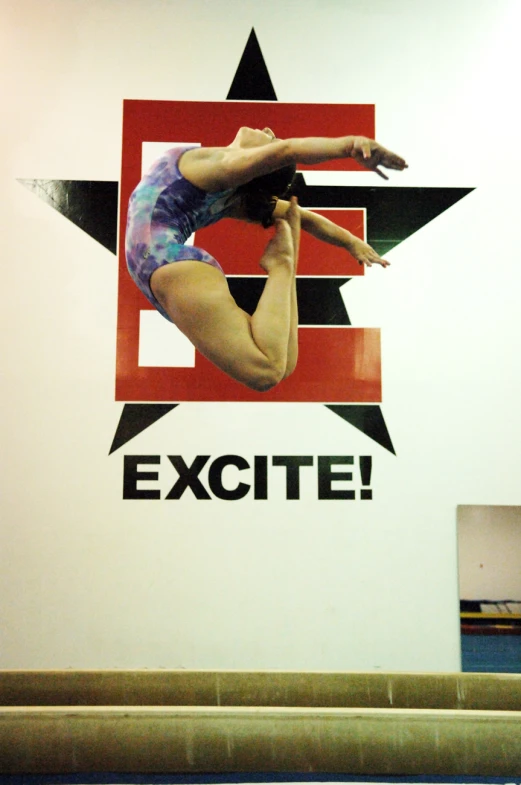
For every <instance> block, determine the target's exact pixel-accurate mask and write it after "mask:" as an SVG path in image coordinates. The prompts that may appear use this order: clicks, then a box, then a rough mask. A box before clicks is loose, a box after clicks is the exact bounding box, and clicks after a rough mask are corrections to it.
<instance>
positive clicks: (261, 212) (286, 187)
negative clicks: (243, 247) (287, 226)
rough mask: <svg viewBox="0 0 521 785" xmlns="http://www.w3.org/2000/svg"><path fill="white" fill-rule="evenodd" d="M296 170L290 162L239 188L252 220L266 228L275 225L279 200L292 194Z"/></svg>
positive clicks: (238, 190) (247, 212) (248, 215)
mask: <svg viewBox="0 0 521 785" xmlns="http://www.w3.org/2000/svg"><path fill="white" fill-rule="evenodd" d="M296 171H297V168H296V166H295V165H294V164H289V165H288V166H283V167H282V168H281V169H276V170H275V171H274V172H270V173H269V174H263V175H261V176H260V177H256V178H255V179H254V180H250V182H249V183H245V184H244V185H241V186H240V188H238V189H237V193H240V194H241V196H242V200H243V204H244V208H245V211H246V216H247V218H248V219H249V220H250V221H255V222H256V223H260V224H262V226H263V227H264V228H265V229H267V228H268V227H270V226H273V211H274V210H275V206H276V204H277V200H278V199H283V198H284V197H289V196H290V194H291V187H292V185H293V181H294V179H295V173H296Z"/></svg>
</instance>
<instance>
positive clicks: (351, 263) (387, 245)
mask: <svg viewBox="0 0 521 785" xmlns="http://www.w3.org/2000/svg"><path fill="white" fill-rule="evenodd" d="M209 114H210V116H211V117H212V118H213V119H212V123H211V125H209V124H206V118H207V117H208V116H209ZM241 125H249V126H252V127H254V128H255V127H263V126H266V125H269V126H270V127H273V128H276V129H277V132H278V134H280V136H281V137H290V136H301V137H302V136H312V135H313V136H316V135H324V136H340V135H342V134H344V133H345V131H346V129H349V132H350V133H354V134H360V135H365V136H368V137H370V138H375V136H376V137H377V135H378V133H377V129H376V128H375V106H374V105H370V104H367V105H350V104H349V105H341V104H334V105H333V104H290V103H279V102H278V100H277V96H276V92H275V89H274V87H273V85H272V82H271V79H270V76H269V72H268V69H267V66H266V64H265V61H264V58H263V55H262V52H261V48H260V46H259V42H258V40H257V37H256V35H255V31H254V30H252V31H251V34H250V37H249V39H248V42H247V44H246V48H245V50H244V53H243V55H242V58H241V61H240V63H239V66H238V68H237V72H236V74H235V77H234V78H233V81H232V84H231V87H230V89H229V92H228V95H227V96H226V100H224V101H223V102H201V101H193V102H192V101H146V100H145V101H143V100H129V101H125V102H124V108H123V160H122V177H121V184H120V185H118V183H115V182H93V181H66V180H34V179H33V180H27V179H26V180H21V181H20V182H22V183H23V185H25V186H26V187H27V188H29V189H30V190H31V191H33V192H34V193H35V194H36V195H38V196H39V197H40V198H42V199H44V200H45V201H47V202H48V203H49V204H50V205H51V206H52V207H53V208H55V209H56V210H58V211H59V212H60V213H61V214H62V215H64V216H65V217H66V218H68V219H69V220H71V221H72V222H73V223H75V224H76V225H77V226H78V227H79V228H81V229H82V230H83V231H85V232H87V233H88V234H89V235H90V236H91V237H92V238H93V239H94V240H96V241H97V242H99V243H101V244H102V245H103V246H104V247H106V248H107V249H108V250H110V251H111V252H112V253H114V254H115V255H116V254H117V246H118V242H117V240H118V238H117V225H118V223H117V222H118V197H119V202H120V216H119V217H120V236H119V248H120V251H119V291H118V336H117V369H116V400H117V401H120V402H122V403H123V410H122V412H121V417H120V420H119V423H118V424H117V427H116V430H115V434H114V436H113V439H112V444H111V447H110V454H112V453H114V452H116V451H118V450H120V449H121V448H122V447H123V446H124V445H127V444H128V443H129V442H131V440H132V439H133V438H134V437H135V436H137V435H138V434H140V433H142V432H143V431H144V430H145V429H147V428H148V427H149V426H150V425H152V424H153V423H155V422H157V421H158V420H159V419H161V418H162V417H165V416H166V415H168V414H170V413H171V412H173V410H175V409H176V408H177V407H179V405H180V404H182V403H183V402H187V401H219V402H224V401H230V402H241V403H248V402H255V401H262V402H266V401H269V402H273V403H274V404H276V403H292V404H298V403H302V402H307V403H309V402H313V403H316V404H317V405H325V406H326V407H327V408H328V409H329V410H331V412H332V413H334V414H335V415H337V416H339V417H340V418H342V420H344V421H345V422H346V423H348V424H349V425H351V426H353V427H355V428H357V429H359V430H360V431H362V432H363V433H364V434H365V435H366V436H367V437H368V439H369V440H374V441H375V442H377V443H378V444H379V445H381V446H382V447H384V448H385V449H387V450H388V451H390V452H391V453H393V454H396V452H399V447H398V448H396V445H395V444H394V443H393V439H392V423H386V421H385V419H384V415H383V408H384V404H385V401H384V399H383V395H382V374H381V342H380V330H379V329H378V328H362V327H357V326H356V325H353V324H352V322H351V320H350V317H349V312H348V308H346V304H345V300H346V299H347V300H348V292H349V287H348V288H347V294H345V295H344V296H343V294H342V293H341V290H340V289H341V287H343V286H344V285H345V284H347V283H350V285H351V284H352V285H354V284H357V285H363V282H362V281H361V280H360V278H361V277H363V275H364V268H363V267H361V266H359V265H358V263H357V262H356V260H355V259H354V258H352V257H351V258H349V257H348V256H347V255H346V252H345V251H344V250H341V249H338V248H333V247H331V246H329V247H326V246H323V245H321V247H320V254H318V253H317V243H318V241H316V240H314V239H313V238H311V237H307V236H306V237H305V238H304V237H303V238H302V244H301V252H300V261H299V277H298V283H297V291H298V302H299V325H300V329H299V342H300V355H299V363H298V366H297V370H296V371H295V373H294V374H293V375H292V376H291V377H290V378H289V379H287V380H285V381H284V383H282V384H281V385H278V386H277V387H275V388H274V389H272V390H270V391H269V392H267V393H256V392H254V391H252V390H250V389H248V388H246V387H244V386H243V385H241V384H239V383H238V382H236V381H234V380H232V379H230V378H229V377H227V376H225V375H224V374H223V373H222V372H221V371H219V370H217V369H216V368H215V367H214V366H213V365H212V364H211V363H210V362H209V361H208V360H206V359H205V358H204V357H203V356H202V355H200V354H199V353H196V354H195V359H194V360H193V361H190V360H188V361H186V362H185V363H184V365H183V363H177V364H176V363H172V364H170V367H169V362H168V361H165V362H163V361H159V362H156V361H154V360H150V359H146V358H145V359H143V356H142V352H143V347H142V346H140V342H142V341H143V334H144V333H145V332H146V329H152V330H154V329H156V327H155V324H152V323H150V325H149V327H147V324H148V322H147V314H153V315H154V316H157V314H156V313H155V312H154V311H152V310H151V305H150V303H148V301H147V300H146V299H145V298H144V296H143V295H142V294H141V293H140V292H139V291H138V290H137V288H136V287H135V286H134V284H133V282H132V281H131V279H130V277H129V275H128V272H127V269H126V263H125V258H124V242H123V240H124V233H125V223H126V211H127V204H128V199H129V196H130V193H131V192H132V190H133V188H134V187H135V186H136V184H137V182H138V181H139V179H140V177H141V171H142V155H143V150H144V147H145V145H154V144H160V143H163V144H164V143H168V142H169V143H170V146H173V144H175V143H185V142H191V143H200V144H203V145H220V144H223V143H224V142H225V141H226V140H228V139H230V138H232V137H233V135H234V134H235V131H236V129H237V128H238V127H239V126H241ZM306 168H309V167H300V168H299V174H298V176H297V177H298V179H297V183H296V187H295V193H296V195H297V196H298V199H299V204H300V205H301V206H302V207H307V208H309V209H312V210H315V211H317V212H319V213H320V212H323V213H324V214H327V216H328V217H330V218H332V220H334V221H335V222H336V223H338V224H340V225H341V226H344V227H345V228H347V229H349V230H350V231H351V232H352V233H353V234H355V235H357V236H359V237H361V238H363V239H365V240H366V241H367V242H368V243H369V244H370V245H372V246H373V248H374V249H375V250H376V251H377V252H378V253H379V254H380V255H384V254H386V253H387V252H388V251H389V250H391V249H392V248H394V247H395V246H397V245H398V244H400V243H401V242H403V241H404V240H405V239H406V238H408V237H409V236H410V235H412V234H413V233H414V232H416V231H418V230H419V229H420V228H421V227H423V226H424V225H425V224H427V223H429V222H430V221H432V220H434V219H435V218H436V217H438V216H439V215H440V214H441V213H443V212H444V211H445V210H448V209H449V208H450V207H451V206H452V205H454V204H455V203H456V202H458V201H459V200H461V199H462V198H464V197H465V196H466V195H467V194H469V193H470V192H471V191H472V190H473V189H472V188H439V187H438V188H418V187H413V188H411V187H404V188H400V187H393V186H386V187H371V186H370V185H368V186H344V185H342V186H337V185H309V184H308V183H307V182H306ZM313 168H314V169H315V170H316V169H320V170H323V171H334V170H345V169H358V168H359V167H358V166H357V164H356V163H355V162H354V161H352V160H349V161H330V162H327V163H325V164H320V165H318V166H315V167H313ZM370 177H371V174H370V173H368V179H369V178H370ZM242 232H244V236H243V235H242ZM265 239H266V236H265V234H264V233H263V230H260V229H259V230H256V228H253V229H252V227H251V226H239V227H238V228H236V229H234V234H233V238H232V237H230V234H229V233H227V231H226V227H225V226H223V225H222V224H217V225H214V226H211V227H208V228H206V229H204V230H202V231H201V232H197V237H196V239H195V244H196V245H200V246H202V247H204V248H205V249H206V250H208V252H209V253H211V254H214V255H215V256H216V257H217V258H221V259H223V260H225V272H226V274H227V277H228V282H229V286H230V289H231V292H232V294H233V296H234V298H235V300H236V302H237V303H238V304H239V305H240V306H241V307H242V308H244V310H246V311H247V312H249V313H252V312H253V311H254V310H255V307H256V304H257V301H258V299H259V296H260V293H261V292H262V288H263V286H264V281H265V277H263V276H262V275H257V274H255V271H254V270H253V269H252V265H251V262H248V261H245V260H244V258H243V257H242V256H241V255H240V254H238V253H237V249H238V248H242V247H244V245H246V246H247V247H248V249H249V251H250V253H251V254H252V255H253V257H254V258H259V257H260V255H261V253H262V249H263V246H264V243H265ZM377 316H378V315H377V314H375V319H377ZM171 327H172V326H171V325H168V324H167V328H168V329H171ZM154 363H155V364H154ZM173 416H175V415H173ZM369 449H370V442H368V451H369ZM168 458H169V461H170V464H171V466H173V467H174V469H175V471H176V473H177V480H176V481H175V483H174V485H173V486H172V489H171V491H170V493H169V494H168V495H167V496H166V497H165V498H168V499H178V498H181V496H182V495H183V493H184V492H185V490H187V489H188V488H190V489H191V491H192V492H193V494H194V495H195V497H196V498H197V499H210V498H212V495H213V496H214V497H216V498H220V499H227V500H236V499H242V498H244V496H246V495H247V494H250V495H252V496H253V497H254V498H255V499H267V498H268V496H269V482H268V477H269V468H271V467H272V466H273V467H282V469H283V470H285V472H286V487H287V490H286V498H287V499H299V498H300V497H299V487H300V477H301V469H302V470H303V471H304V470H305V469H304V467H314V469H313V471H315V472H316V474H317V489H318V491H317V493H318V498H319V499H347V500H349V499H351V500H354V499H363V500H371V499H372V498H373V494H374V489H373V487H372V483H371V474H372V460H373V459H372V456H371V455H370V454H366V455H357V456H354V455H346V456H312V455H295V456H287V455H286V456H272V457H271V459H270V458H269V457H268V456H266V455H256V456H254V457H253V458H246V457H244V456H238V455H224V456H217V457H214V458H212V459H211V458H210V456H207V455H198V456H197V457H196V458H195V459H194V460H192V461H191V462H187V461H186V460H185V459H184V458H183V457H182V456H180V455H173V456H168ZM159 463H160V456H157V455H148V456H143V455H140V456H139V455H138V456H136V455H131V454H129V455H125V456H124V459H123V474H124V483H123V485H124V489H123V498H125V499H142V498H146V499H159V498H160V492H159V491H157V490H151V489H148V490H140V489H139V488H138V483H139V481H140V480H151V481H154V480H156V479H157V477H158V474H157V472H156V471H153V470H152V471H147V470H146V466H147V465H148V466H152V467H154V466H156V467H157V464H159ZM205 466H207V467H208V466H209V475H208V487H206V486H205V485H204V484H203V482H202V480H201V479H200V472H201V470H202V469H203V467H205ZM227 466H234V467H236V468H237V469H238V470H240V471H242V470H246V469H250V470H251V471H250V475H248V476H249V477H250V479H251V482H240V483H239V484H238V485H236V486H235V487H234V488H231V489H230V488H229V487H228V488H226V487H224V484H223V480H222V475H223V471H224V469H225V468H226V467H227ZM141 467H145V468H141ZM337 481H343V482H346V481H347V482H349V483H351V486H350V488H351V489H349V490H346V489H344V490H340V489H338V487H335V482H337Z"/></svg>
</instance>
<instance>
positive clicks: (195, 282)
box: [150, 200, 300, 392]
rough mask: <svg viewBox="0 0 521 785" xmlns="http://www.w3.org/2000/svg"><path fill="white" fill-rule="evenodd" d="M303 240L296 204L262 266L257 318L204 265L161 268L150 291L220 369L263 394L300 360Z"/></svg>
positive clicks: (221, 278)
mask: <svg viewBox="0 0 521 785" xmlns="http://www.w3.org/2000/svg"><path fill="white" fill-rule="evenodd" d="M299 235H300V219H299V209H298V205H297V204H296V200H293V201H292V204H291V206H290V208H289V210H288V212H287V215H286V217H285V218H284V219H277V220H276V222H275V233H274V235H273V237H272V238H271V239H270V241H269V242H268V244H267V246H266V249H265V251H264V253H263V255H262V258H261V260H260V265H261V267H262V268H263V269H264V270H265V271H266V272H267V274H268V278H267V281H266V285H265V287H264V291H263V293H262V296H261V298H260V300H259V303H258V306H257V309H256V311H255V313H254V314H253V316H251V317H250V316H249V315H248V314H247V313H246V312H245V311H243V310H242V309H241V308H239V307H238V306H237V304H236V303H235V300H234V299H233V297H232V296H231V294H230V290H229V288H228V284H227V281H226V278H225V276H224V275H223V274H222V272H221V271H220V270H218V269H216V268H215V267H212V266H211V265H209V264H204V263H201V262H200V261H180V262H176V263H175V264H169V265H165V266H163V267H160V268H158V269H157V270H156V271H155V272H154V273H153V275H152V278H151V281H150V285H151V288H152V291H153V293H154V295H155V297H156V298H157V300H158V301H159V303H160V304H161V305H162V307H163V308H164V309H165V311H166V312H167V313H168V315H169V317H170V318H171V319H172V321H173V322H174V324H176V325H177V327H179V329H180V330H181V331H182V332H183V333H184V334H185V335H186V336H187V338H188V339H189V340H190V341H191V342H192V343H193V344H194V346H195V347H196V348H197V349H198V350H199V351H200V352H201V354H203V355H204V356H205V357H207V358H208V359H209V360H210V361H211V362H213V363H214V364H215V365H217V367H218V368H220V369H221V370H223V371H224V372H225V373H227V374H229V375H230V376H231V377H232V378H233V379H236V380H237V381H239V382H242V383H243V384H245V385H247V386H248V387H250V388H251V389H253V390H257V391H260V392H264V391H266V390H269V389H271V388H272V387H274V386H275V385H276V384H278V383H279V382H280V381H281V380H282V379H283V378H285V377H286V376H288V375H289V374H290V373H291V372H292V371H293V369H294V367H295V364H296V358H297V354H298V349H297V329H296V321H295V320H296V318H298V317H296V297H295V266H296V261H297V254H298V244H299Z"/></svg>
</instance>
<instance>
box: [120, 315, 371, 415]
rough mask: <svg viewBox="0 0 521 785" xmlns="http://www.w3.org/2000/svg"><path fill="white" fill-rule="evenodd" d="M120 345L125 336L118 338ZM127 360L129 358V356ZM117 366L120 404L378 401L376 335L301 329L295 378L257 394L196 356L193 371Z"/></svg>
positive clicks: (364, 331)
mask: <svg viewBox="0 0 521 785" xmlns="http://www.w3.org/2000/svg"><path fill="white" fill-rule="evenodd" d="M120 338H121V341H122V342H124V341H125V338H126V335H125V334H123V335H121V336H120ZM129 356H130V355H129ZM134 360H135V361H136V365H137V354H136V355H135V354H134V353H133V352H132V357H131V362H130V364H129V366H128V367H126V366H125V365H124V364H123V365H122V366H121V367H119V366H118V370H119V373H118V381H117V395H116V399H117V400H120V401H143V400H145V401H175V402H182V401H258V402H262V401H314V402H318V403H368V402H370V403H375V402H379V401H381V379H380V330H378V329H375V328H369V329H368V328H365V329H363V328H356V327H301V328H300V330H299V361H298V365H297V368H296V370H295V372H294V373H293V374H292V375H291V376H290V377H289V378H288V379H286V380H285V381H283V382H282V383H281V384H280V385H278V386H277V387H274V388H273V389H272V390H270V391H269V392H266V393H257V392H254V391H253V390H250V389H248V388H247V387H245V386H244V385H242V384H240V383H239V382H236V381H234V380H233V379H230V377H229V376H226V374H224V373H223V372H222V371H219V369H218V368H216V367H215V366H214V365H212V363H210V362H209V361H208V360H207V359H206V358H205V357H203V356H202V355H201V354H199V352H196V362H195V368H136V366H135V365H134V362H133V361H134Z"/></svg>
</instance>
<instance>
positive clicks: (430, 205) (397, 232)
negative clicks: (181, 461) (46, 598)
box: [20, 30, 473, 453]
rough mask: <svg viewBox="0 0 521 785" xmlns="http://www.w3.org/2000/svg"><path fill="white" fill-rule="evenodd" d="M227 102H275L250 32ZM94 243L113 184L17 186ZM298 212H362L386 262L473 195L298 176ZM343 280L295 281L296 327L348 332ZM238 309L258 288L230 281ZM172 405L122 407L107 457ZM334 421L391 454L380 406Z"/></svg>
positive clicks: (111, 228) (343, 412)
mask: <svg viewBox="0 0 521 785" xmlns="http://www.w3.org/2000/svg"><path fill="white" fill-rule="evenodd" d="M227 100H235V101H276V100H277V96H276V94H275V90H274V89H273V85H272V82H271V79H270V76H269V73H268V69H267V67H266V64H265V61H264V57H263V55H262V52H261V49H260V46H259V43H258V40H257V36H256V35H255V30H252V31H251V33H250V36H249V38H248V42H247V44H246V47H245V49H244V52H243V55H242V57H241V61H240V63H239V66H238V68H237V71H236V73H235V76H234V78H233V81H232V85H231V87H230V90H229V92H228V95H227ZM20 182H21V183H22V184H23V185H24V186H25V187H26V188H28V189H29V190H31V191H33V193H35V194H36V195H37V196H39V197H40V198H41V199H43V200H44V201H46V202H47V203H48V204H50V205H51V207H54V208H55V209H56V210H58V211H59V212H60V213H61V214H62V215H64V216H65V217H66V218H68V219H69V220H70V221H72V222H73V223H74V224H76V226H78V227H79V228H80V229H82V230H83V231H85V232H87V234H89V235H90V236H91V237H92V238H93V239H95V240H97V241H98V242H99V243H101V245H103V246H104V247H105V248H107V249H108V250H109V251H111V252H112V253H113V254H116V253H117V210H118V190H119V184H118V183H113V182H99V181H86V180H74V181H73V180H20ZM295 190H296V193H297V195H298V197H299V204H301V205H302V206H303V207H311V208H312V207H354V208H358V209H361V208H365V209H366V211H367V241H368V243H369V244H370V245H372V246H373V248H375V250H376V251H377V252H378V253H379V254H380V255H384V254H386V253H387V252H388V251H389V250H391V249H392V248H394V247H395V246H397V245H399V243H401V242H402V241H403V240H405V239H406V238H407V237H409V236H410V235H411V234H414V232H416V231H418V230H419V229H421V228H422V227H423V226H425V225H426V224H427V223H429V222H430V221H432V220H433V219H434V218H436V217H437V216H439V215H440V214H441V213H443V212H444V211H445V210H448V209H449V208H450V207H452V205H454V204H456V202H458V201H459V200H460V199H462V198H463V197H464V196H466V195H467V194H469V193H470V192H471V191H472V190H473V189H472V188H393V187H385V188H374V187H373V188H370V187H345V186H308V185H306V183H305V180H304V178H303V177H302V175H299V179H298V181H297V183H296V188H295ZM349 280H350V279H349V278H317V279H309V278H302V279H300V280H299V281H298V284H297V292H298V301H299V323H300V324H302V325H349V324H350V323H351V322H350V321H349V316H348V314H347V312H346V309H345V305H344V301H343V299H342V296H341V294H340V287H341V286H342V285H343V284H344V283H346V282H347V281H349ZM228 282H229V285H230V289H231V292H232V294H233V296H234V298H235V299H236V301H237V303H238V304H239V305H240V306H241V308H244V309H245V310H246V311H249V312H250V313H253V311H254V310H255V307H256V305H257V301H258V299H259V297H260V294H261V291H262V287H263V286H264V281H263V280H261V279H257V278H241V277H233V278H229V280H228ZM176 406H178V404H177V403H171V404H158V403H151V404H147V403H143V404H124V407H123V411H122V414H121V417H120V421H119V424H118V427H117V430H116V434H115V436H114V439H113V442H112V445H111V449H110V453H113V452H114V451H115V450H117V449H119V448H120V447H122V446H123V445H124V444H126V443H127V442H128V441H130V440H131V439H132V438H133V437H134V436H137V435H138V434H139V433H141V432H142V431H144V430H145V429H146V428H148V427H149V426H150V425H152V424H153V423H154V422H157V420H159V419H160V418H161V417H163V416H164V415H165V414H168V413H169V412H170V411H172V409H174V408H175V407H176ZM326 406H327V408H328V409H330V410H331V411H332V412H334V413H335V414H337V415H339V416H340V417H342V418H343V419H344V420H346V421H347V422H349V423H350V424H351V425H353V426H354V427H355V428H358V429H359V430H361V431H362V432H363V433H365V434H366V435H367V436H368V437H369V438H371V439H373V440H374V441H376V442H377V443H378V444H380V445H381V446H382V447H385V448H386V449H387V450H389V451H391V452H392V453H394V452H395V450H394V447H393V444H392V441H391V437H390V435H389V432H388V430H387V426H386V424H385V421H384V418H383V415H382V411H381V407H380V406H377V405H366V404H364V405H353V404H345V405H343V404H338V405H327V404H326Z"/></svg>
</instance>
